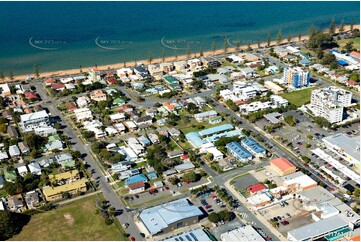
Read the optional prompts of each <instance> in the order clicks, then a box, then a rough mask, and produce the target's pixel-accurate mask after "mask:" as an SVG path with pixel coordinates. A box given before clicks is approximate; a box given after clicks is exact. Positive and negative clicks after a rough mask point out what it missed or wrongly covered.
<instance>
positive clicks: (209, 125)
mask: <svg viewBox="0 0 361 242" xmlns="http://www.w3.org/2000/svg"><path fill="white" fill-rule="evenodd" d="M194 122H195V123H194V125H195V127H193V124H189V126H188V127H183V128H180V130H182V132H183V133H184V134H187V133H189V132H194V131H200V130H203V129H208V128H211V127H214V126H219V125H222V124H228V123H229V122H228V121H227V120H223V121H222V122H221V123H218V124H210V123H208V122H197V121H194ZM197 125H199V126H204V128H202V129H199V128H197Z"/></svg>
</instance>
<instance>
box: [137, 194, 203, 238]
mask: <svg viewBox="0 0 361 242" xmlns="http://www.w3.org/2000/svg"><path fill="white" fill-rule="evenodd" d="M201 215H203V212H202V211H201V210H200V209H199V208H198V207H197V206H195V205H193V204H190V203H189V201H188V200H187V199H185V198H183V199H179V200H176V201H174V202H170V203H166V204H162V205H159V206H156V207H152V208H148V209H145V210H143V211H142V212H141V213H140V214H139V218H140V219H141V220H142V222H143V223H144V225H145V227H146V228H147V229H148V231H149V232H150V233H151V234H157V233H159V232H161V231H162V230H163V229H164V228H167V227H168V226H169V225H170V224H172V223H175V222H178V221H181V220H183V219H187V218H191V217H196V216H201Z"/></svg>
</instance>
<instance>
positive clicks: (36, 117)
mask: <svg viewBox="0 0 361 242" xmlns="http://www.w3.org/2000/svg"><path fill="white" fill-rule="evenodd" d="M49 124H50V117H49V114H47V112H46V111H45V110H42V111H39V112H34V113H29V114H23V115H20V127H21V128H22V130H23V131H24V132H30V131H33V130H35V129H37V128H39V127H44V126H45V127H46V126H49Z"/></svg>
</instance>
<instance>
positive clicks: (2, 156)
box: [0, 151, 9, 161]
mask: <svg viewBox="0 0 361 242" xmlns="http://www.w3.org/2000/svg"><path fill="white" fill-rule="evenodd" d="M8 158H9V156H8V153H6V151H0V161H2V160H7V159H8Z"/></svg>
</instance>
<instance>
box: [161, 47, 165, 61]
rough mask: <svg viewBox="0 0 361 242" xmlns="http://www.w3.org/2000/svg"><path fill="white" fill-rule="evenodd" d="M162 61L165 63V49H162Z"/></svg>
mask: <svg viewBox="0 0 361 242" xmlns="http://www.w3.org/2000/svg"><path fill="white" fill-rule="evenodd" d="M162 61H163V62H164V61H165V49H164V48H163V49H162Z"/></svg>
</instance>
